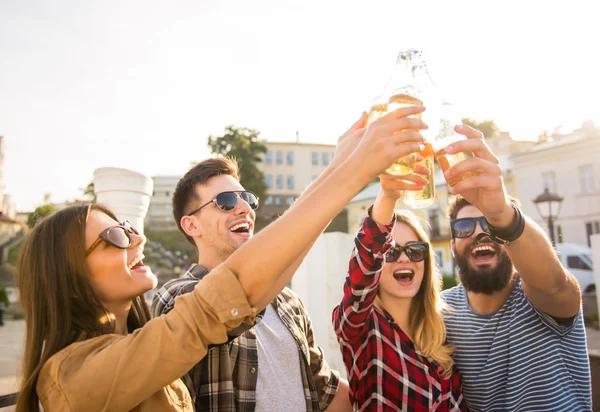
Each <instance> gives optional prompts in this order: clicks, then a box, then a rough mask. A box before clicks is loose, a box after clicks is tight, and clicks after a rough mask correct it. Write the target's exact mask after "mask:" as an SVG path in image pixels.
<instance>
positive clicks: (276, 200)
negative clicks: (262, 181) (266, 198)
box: [275, 196, 281, 206]
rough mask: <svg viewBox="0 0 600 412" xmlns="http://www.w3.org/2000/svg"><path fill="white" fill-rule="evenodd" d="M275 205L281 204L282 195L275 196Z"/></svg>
mask: <svg viewBox="0 0 600 412" xmlns="http://www.w3.org/2000/svg"><path fill="white" fill-rule="evenodd" d="M275 206H281V196H275Z"/></svg>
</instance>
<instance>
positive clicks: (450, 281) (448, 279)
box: [442, 275, 458, 290]
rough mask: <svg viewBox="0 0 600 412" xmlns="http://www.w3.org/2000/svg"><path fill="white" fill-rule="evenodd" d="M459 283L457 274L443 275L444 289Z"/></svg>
mask: <svg viewBox="0 0 600 412" xmlns="http://www.w3.org/2000/svg"><path fill="white" fill-rule="evenodd" d="M456 285H458V281H457V280H456V276H454V275H443V276H442V290H446V289H450V288H453V287H454V286H456Z"/></svg>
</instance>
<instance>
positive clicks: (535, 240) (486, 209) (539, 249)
mask: <svg viewBox="0 0 600 412" xmlns="http://www.w3.org/2000/svg"><path fill="white" fill-rule="evenodd" d="M456 131H457V132H459V133H461V134H463V135H465V136H466V137H467V138H468V139H467V140H463V141H460V142H457V143H453V144H452V145H451V146H450V147H448V148H447V149H446V151H447V153H448V154H454V153H458V152H467V151H469V152H473V153H475V156H473V157H472V158H470V159H468V160H465V161H463V162H460V163H458V164H457V165H455V166H454V167H452V168H451V169H450V170H449V171H448V172H447V173H446V179H447V180H448V179H452V178H453V177H455V176H460V175H463V174H465V173H466V172H473V173H474V174H476V175H473V176H471V177H469V178H467V179H465V180H463V181H461V182H459V183H457V184H456V185H455V186H454V187H452V188H451V189H450V191H451V193H452V194H461V195H462V196H464V198H465V199H467V200H468V201H469V202H470V203H471V204H472V205H474V206H476V207H477V208H478V209H479V210H480V211H481V213H483V215H484V216H485V218H486V220H487V221H488V222H489V223H490V224H491V225H492V226H494V227H496V228H506V227H508V226H509V225H510V224H511V222H512V221H513V219H515V217H516V211H515V209H514V208H513V207H512V206H511V203H510V201H509V200H508V199H507V197H506V191H505V188H504V182H503V177H502V168H501V167H500V164H499V162H498V158H497V157H496V156H495V155H494V154H493V153H492V151H491V150H490V148H489V147H488V146H487V144H486V143H485V141H484V139H483V136H482V134H481V133H480V132H478V131H477V130H475V129H472V128H471V127H468V126H457V128H456ZM523 218H524V219H525V228H524V230H523V233H522V234H521V236H520V237H519V238H518V239H517V240H515V241H513V242H510V244H509V245H507V246H506V251H507V253H508V255H509V257H510V260H511V261H512V263H513V265H514V266H515V269H516V270H517V272H518V273H519V275H520V276H521V278H522V281H523V290H524V291H525V294H526V295H527V297H528V298H529V300H530V301H531V302H532V303H533V304H534V305H535V306H536V307H537V308H538V309H540V310H541V311H543V312H545V313H547V314H548V315H550V316H553V317H555V318H572V317H573V316H575V315H576V314H577V313H578V312H579V309H580V307H581V292H580V290H579V286H578V284H577V281H576V279H575V278H574V277H573V275H572V274H570V273H569V272H568V271H567V270H566V269H565V268H564V267H563V266H562V265H561V263H560V261H559V260H558V257H557V256H556V252H555V251H554V248H553V247H552V244H551V243H550V241H549V240H548V238H547V236H546V234H545V233H544V232H543V231H542V229H541V228H540V227H539V226H538V225H537V224H535V223H534V222H533V221H532V220H531V219H529V218H527V217H526V216H523Z"/></svg>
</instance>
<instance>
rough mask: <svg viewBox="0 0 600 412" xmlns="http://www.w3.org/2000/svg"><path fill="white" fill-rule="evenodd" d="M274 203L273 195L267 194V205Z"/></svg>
mask: <svg viewBox="0 0 600 412" xmlns="http://www.w3.org/2000/svg"><path fill="white" fill-rule="evenodd" d="M272 204H273V196H267V198H266V199H265V206H271V205H272Z"/></svg>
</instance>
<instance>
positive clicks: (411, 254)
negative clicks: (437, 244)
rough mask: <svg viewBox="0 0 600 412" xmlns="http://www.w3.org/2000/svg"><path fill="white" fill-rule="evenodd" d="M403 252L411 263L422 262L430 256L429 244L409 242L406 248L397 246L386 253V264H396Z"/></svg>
mask: <svg viewBox="0 0 600 412" xmlns="http://www.w3.org/2000/svg"><path fill="white" fill-rule="evenodd" d="M402 252H404V253H406V256H407V257H408V258H409V259H410V260H411V262H421V261H422V260H425V258H426V257H427V255H428V254H429V244H428V243H427V242H408V243H407V244H406V245H404V246H400V245H396V246H394V247H393V248H391V249H390V250H388V251H387V252H386V253H385V261H386V262H396V261H397V260H398V259H400V256H402Z"/></svg>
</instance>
